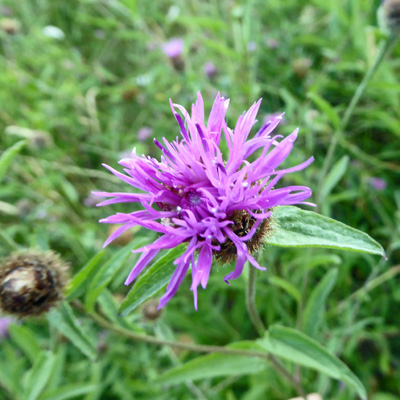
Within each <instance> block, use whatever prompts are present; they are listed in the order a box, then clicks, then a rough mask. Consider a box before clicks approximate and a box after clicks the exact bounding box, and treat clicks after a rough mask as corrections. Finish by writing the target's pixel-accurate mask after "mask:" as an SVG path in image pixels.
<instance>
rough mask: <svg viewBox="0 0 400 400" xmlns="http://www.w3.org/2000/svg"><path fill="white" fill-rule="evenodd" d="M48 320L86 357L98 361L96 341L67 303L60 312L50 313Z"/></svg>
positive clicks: (62, 305) (53, 311)
mask: <svg viewBox="0 0 400 400" xmlns="http://www.w3.org/2000/svg"><path fill="white" fill-rule="evenodd" d="M48 319H49V322H50V324H51V325H52V326H53V327H54V328H55V329H56V330H57V331H59V332H60V333H61V334H62V335H64V336H65V337H67V338H68V339H69V340H70V341H71V343H72V344H73V345H74V346H75V347H76V348H77V349H79V350H80V351H81V352H82V353H83V354H84V355H85V356H86V357H88V358H89V359H90V360H91V361H94V360H95V359H96V357H97V355H96V348H95V345H94V341H93V340H92V339H91V338H90V337H89V336H88V334H87V333H86V332H85V330H84V329H83V328H82V326H81V325H80V324H79V323H78V321H77V320H76V317H75V315H74V313H73V312H72V309H71V307H70V306H69V305H68V304H67V303H65V302H64V303H62V304H61V306H60V308H59V310H52V311H50V313H49V316H48Z"/></svg>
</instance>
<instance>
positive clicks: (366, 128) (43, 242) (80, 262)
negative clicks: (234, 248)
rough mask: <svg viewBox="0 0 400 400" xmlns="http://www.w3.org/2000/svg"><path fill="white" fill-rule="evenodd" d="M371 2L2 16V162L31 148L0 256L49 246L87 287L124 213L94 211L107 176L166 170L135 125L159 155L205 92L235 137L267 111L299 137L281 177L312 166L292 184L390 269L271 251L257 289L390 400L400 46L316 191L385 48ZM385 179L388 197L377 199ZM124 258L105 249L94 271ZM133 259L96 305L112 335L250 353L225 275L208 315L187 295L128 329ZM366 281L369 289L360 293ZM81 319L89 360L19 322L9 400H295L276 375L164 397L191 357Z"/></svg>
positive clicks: (102, 6) (3, 190)
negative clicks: (164, 380)
mask: <svg viewBox="0 0 400 400" xmlns="http://www.w3.org/2000/svg"><path fill="white" fill-rule="evenodd" d="M378 5H379V2H378V1H377V0H374V1H372V0H337V1H335V2H327V1H324V0H312V1H305V0H286V1H281V0H270V1H261V0H252V1H238V0H236V1H235V0H208V1H197V0H185V1H184V0H177V1H168V0H160V1H143V0H119V1H118V0H70V1H50V0H29V1H28V0H20V1H18V2H15V1H13V0H3V1H2V2H1V3H0V87H1V90H0V149H1V151H4V150H6V149H7V148H10V147H11V146H12V145H13V144H15V143H16V142H18V141H20V140H21V139H25V140H26V144H25V147H24V148H22V149H20V154H19V155H17V156H16V157H15V158H14V159H13V160H12V163H11V165H10V166H9V168H8V169H7V172H6V173H5V175H4V176H3V179H2V181H1V185H0V221H1V226H0V230H1V232H0V256H6V255H7V254H9V253H10V252H11V251H14V250H16V249H19V248H26V247H34V248H39V249H53V250H55V251H57V252H58V253H60V254H61V256H62V257H63V258H64V259H65V260H67V261H68V262H69V263H70V264H71V270H72V272H73V273H76V272H77V271H79V270H81V268H82V267H83V266H84V265H87V263H88V261H89V260H90V259H91V258H92V257H93V256H95V255H96V254H97V253H98V252H99V251H100V249H101V246H102V243H103V241H104V240H105V238H106V236H107V227H105V226H104V225H100V224H98V222H97V221H98V220H99V219H100V218H102V217H104V216H105V215H109V214H111V213H113V212H115V210H116V209H117V208H116V207H114V208H113V209H112V211H111V208H107V209H105V208H102V209H96V208H95V207H94V204H95V201H94V199H93V198H92V197H91V196H90V192H91V190H94V189H101V190H108V191H121V190H126V189H127V188H126V187H125V188H123V184H122V183H121V182H118V181H117V180H116V179H114V178H113V176H112V175H111V174H109V173H108V172H107V171H105V170H104V169H103V168H102V167H101V163H103V162H104V163H107V164H109V165H111V166H114V167H115V166H116V165H117V161H118V160H119V159H120V158H121V157H122V154H123V153H124V152H127V151H131V149H132V148H133V147H134V146H136V147H137V150H138V153H140V154H141V153H145V154H149V155H152V156H155V157H158V156H159V154H158V149H157V148H155V146H153V145H152V137H150V138H148V139H147V140H144V141H143V140H140V139H138V136H137V135H138V132H139V130H140V128H142V127H149V128H151V129H152V131H153V136H154V137H158V138H160V137H162V136H165V137H166V138H168V139H171V138H173V137H175V136H177V135H178V134H179V131H178V129H177V126H176V122H175V121H174V118H173V116H172V114H171V112H170V107H169V98H172V99H173V101H174V102H176V103H179V104H182V105H184V106H185V107H187V108H188V107H190V104H191V103H192V102H193V101H194V99H195V95H196V92H197V91H198V90H200V91H201V92H202V94H203V98H204V99H205V101H206V108H209V107H210V105H211V104H212V101H213V100H214V97H215V95H216V93H217V91H220V92H221V93H222V94H223V95H224V96H226V97H228V98H230V99H231V106H230V109H229V113H228V123H229V124H230V125H231V126H233V125H234V121H235V119H236V118H237V117H238V116H239V115H240V114H241V113H242V112H243V111H244V110H245V109H247V108H249V107H250V105H251V104H252V103H253V102H254V101H256V100H258V99H259V98H260V97H262V98H263V102H262V105H261V111H260V114H259V121H260V122H259V124H261V122H262V120H263V118H264V117H265V116H267V115H268V114H271V113H275V112H283V111H285V113H286V114H285V120H284V124H282V125H281V126H280V127H279V129H278V132H279V133H280V134H283V135H287V134H288V133H290V132H291V131H292V130H293V129H294V128H295V127H297V126H299V127H300V135H299V138H298V140H297V142H296V146H295V148H294V150H293V152H292V154H291V156H290V157H289V159H288V161H287V165H289V164H290V165H295V164H297V163H299V162H302V161H304V160H305V159H306V158H308V157H309V156H310V155H314V157H315V162H314V163H313V164H312V165H311V167H309V168H307V170H305V171H302V172H299V173H296V174H291V175H290V176H288V177H286V178H285V179H284V181H285V182H284V183H293V184H300V185H302V184H305V185H307V186H309V187H311V188H312V189H313V191H314V193H315V194H314V199H315V198H319V199H321V203H319V204H318V211H319V212H321V213H323V214H324V215H327V216H330V217H333V218H335V219H337V220H339V221H342V222H345V223H346V224H348V225H350V226H353V227H355V228H357V229H360V230H363V231H365V232H367V233H369V234H370V235H371V236H373V237H374V238H375V239H377V240H378V241H379V242H380V243H382V245H383V247H384V248H385V249H386V250H387V253H388V260H387V261H386V262H384V261H383V260H381V261H379V260H378V259H377V257H373V256H369V255H358V254H353V253H344V252H335V251H333V250H320V249H309V250H307V249H305V250H302V249H298V250H297V249H278V248H273V247H267V249H266V251H264V252H263V253H262V259H261V261H262V262H263V264H264V265H265V266H267V267H268V270H267V272H265V273H260V274H259V276H258V285H257V306H258V309H259V310H260V313H261V315H262V318H263V319H264V320H265V321H266V322H267V323H268V324H277V323H279V324H282V325H285V326H288V327H297V328H298V329H306V330H308V331H312V332H313V337H314V338H315V339H317V340H318V341H319V342H320V343H321V344H323V345H324V346H326V347H328V348H329V349H330V350H331V351H332V352H334V353H335V354H337V355H338V356H339V357H340V358H341V359H342V360H343V361H344V362H345V363H346V364H347V365H349V367H350V368H351V370H352V371H354V372H355V373H356V375H358V376H359V377H360V379H361V380H362V382H363V383H364V385H365V386H366V388H367V389H368V391H369V393H370V396H371V399H373V400H386V399H387V400H392V399H395V398H398V397H399V396H400V368H399V367H400V339H399V338H400V325H399V317H398V314H399V313H398V310H399V306H400V287H399V285H398V283H399V278H398V273H399V272H400V269H399V264H400V252H399V248H400V166H399V160H400V140H399V139H400V81H399V78H398V77H399V72H400V71H399V69H400V61H399V60H400V58H399V55H400V48H399V46H397V47H396V48H395V49H394V51H393V53H392V55H391V56H390V58H389V59H388V60H386V61H385V62H384V63H383V65H382V66H381V68H380V69H379V70H378V72H377V73H376V75H375V76H374V78H373V80H372V82H371V83H370V84H369V85H368V88H367V91H366V93H365V94H364V96H363V98H362V100H361V103H360V104H359V105H358V107H357V108H356V111H355V114H354V116H353V118H352V120H351V121H350V124H349V126H348V128H347V129H346V132H345V135H344V139H343V140H342V141H341V142H340V146H339V148H338V150H337V151H336V153H335V156H334V166H333V168H331V173H330V175H329V174H328V176H327V179H326V181H325V180H324V182H322V185H320V184H319V180H318V179H319V172H320V170H321V167H322V164H323V161H324V157H325V155H326V152H327V148H328V146H329V143H330V141H331V138H332V135H333V133H334V131H335V124H337V119H338V118H340V116H341V115H343V111H344V110H345V108H346V106H347V105H348V103H349V101H350V99H351V97H352V95H353V93H354V91H355V89H356V87H357V85H358V83H359V82H360V81H361V79H362V77H363V75H364V73H365V71H366V70H367V68H368V67H369V66H370V65H371V63H372V62H373V60H374V56H375V55H376V53H377V48H378V45H379V42H380V40H382V33H381V32H380V31H379V29H378V28H377V27H376V9H377V7H378ZM48 26H54V27H57V28H58V29H59V31H56V35H57V34H58V36H57V37H49V33H48V32H49V29H47V30H46V29H45V27H48ZM46 32H47V34H46ZM50 32H51V31H50ZM53 32H54V29H53ZM53 35H54V34H53ZM172 37H181V38H183V40H184V53H183V55H182V58H183V61H184V69H183V70H176V69H175V68H174V66H173V64H172V62H171V60H169V59H168V58H167V57H166V56H165V55H164V54H163V52H162V50H161V47H162V44H163V43H165V42H166V41H167V40H168V39H170V38H172ZM209 62H212V63H213V64H214V65H215V67H216V73H215V74H214V75H213V76H207V74H206V73H205V70H204V68H205V64H206V63H209ZM338 116H339V117H338ZM376 177H377V178H380V179H383V180H384V181H385V183H386V188H384V189H383V190H380V189H379V188H377V187H375V186H376V185H375V186H374V184H373V183H374V180H373V179H372V178H376ZM124 207H125V208H124ZM124 207H123V209H129V208H126V207H127V206H126V205H124ZM143 235H147V236H148V238H149V241H150V240H151V233H149V232H144V231H140V232H138V231H134V232H132V237H129V238H128V241H129V240H131V247H132V248H133V247H134V246H135V245H138V243H139V241H143ZM117 251H118V249H117V248H116V246H114V247H113V246H110V247H109V248H107V249H106V254H105V256H104V257H105V259H104V260H100V259H99V260H97V261H96V262H99V263H100V264H99V266H98V268H99V269H100V268H101V266H102V265H104V263H105V262H106V260H110V259H111V258H112V257H113V255H114V256H115V253H116V252H117ZM134 261H135V256H134V255H132V256H130V258H129V259H128V260H125V261H124V262H122V264H120V265H119V266H118V268H120V270H119V272H118V274H117V275H116V277H115V278H114V279H113V280H112V281H111V283H110V284H109V285H108V290H109V291H105V292H103V294H102V295H101V296H100V297H99V299H98V301H97V305H98V307H100V309H101V310H103V312H104V313H105V314H106V315H107V317H109V319H112V318H114V319H115V321H118V322H116V323H118V324H125V325H124V326H125V327H127V328H129V329H132V330H135V331H137V332H147V333H149V334H153V335H155V336H157V337H159V338H167V339H174V340H179V341H183V342H196V343H203V344H217V345H225V344H227V343H231V342H233V341H238V340H241V339H254V338H255V337H256V336H257V335H256V332H255V330H254V328H253V327H252V326H251V322H250V320H249V319H248V318H247V317H246V316H245V315H246V310H245V301H244V291H245V286H246V282H245V281H246V278H245V277H242V278H240V279H238V280H236V281H234V282H232V285H231V286H230V287H227V286H226V284H225V283H224V282H223V279H222V276H223V275H225V269H226V268H227V267H219V266H217V265H216V266H215V268H213V271H212V274H211V278H210V282H209V285H208V288H207V290H206V291H201V292H200V294H199V311H198V312H195V311H194V308H193V300H192V293H191V292H190V290H189V282H188V281H187V282H184V284H183V285H182V287H181V289H180V290H179V292H178V294H177V295H176V296H175V298H174V299H173V300H172V301H171V303H170V304H169V305H168V307H167V308H166V310H165V311H164V313H163V314H162V316H161V317H160V318H159V319H157V320H156V321H149V320H145V319H144V317H143V315H142V312H141V310H139V311H136V312H135V313H133V314H131V315H129V316H127V317H124V318H118V317H116V315H117V307H118V304H119V303H120V302H121V300H122V298H123V296H124V295H125V294H126V293H127V288H125V287H124V286H123V281H124V278H125V276H126V274H127V272H128V271H129V270H130V268H131V267H132V265H133V263H134ZM333 267H337V271H338V276H337V282H336V284H335V285H334V287H333V288H330V290H331V292H330V293H327V294H326V297H327V298H326V299H325V298H324V301H325V302H326V309H325V308H324V309H323V310H321V309H319V310H318V313H319V314H318V317H319V323H318V327H313V326H312V324H311V325H310V320H309V319H306V320H305V319H304V316H306V317H307V312H308V311H307V310H309V309H310V307H311V306H310V305H308V308H307V304H308V300H309V299H313V294H312V293H313V290H314V288H315V289H317V288H318V286H316V285H317V284H318V282H320V281H321V279H322V278H323V277H324V276H326V274H327V273H329V271H331V270H332V269H333ZM373 269H375V271H377V272H376V276H375V278H374V279H372V280H371V279H370V280H369V281H368V284H366V281H367V279H368V276H370V273H371V271H372V270H373ZM296 289H297V291H296ZM111 293H112V295H111ZM293 293H296V295H295V296H293ZM297 293H299V294H300V295H298V294H297ZM81 295H82V293H81ZM299 296H300V297H299ZM314 297H315V296H314ZM314 306H315V305H314ZM71 312H72V311H71ZM73 312H74V313H75V316H76V317H79V325H77V326H74V332H75V333H74V334H75V335H78V336H77V337H78V338H79V337H85V340H86V342H87V341H89V342H90V345H89V344H88V343H86V345H87V346H89V347H87V351H86V353H88V352H89V351H90V354H93V353H94V354H95V358H94V359H93V358H91V357H88V356H87V354H86V355H85V352H84V351H83V352H82V351H80V349H79V348H78V347H75V346H73V345H72V344H71V343H70V342H69V341H68V340H66V338H65V337H64V336H62V335H60V333H59V331H58V330H57V329H55V327H54V326H53V325H52V324H50V325H49V324H48V322H47V320H46V318H42V319H35V320H26V321H23V322H22V324H21V325H19V326H17V325H14V326H13V327H12V329H11V330H10V335H9V337H8V338H6V339H2V340H1V339H0V340H1V342H0V360H1V368H0V399H1V400H6V399H7V400H9V399H41V400H45V399H47V400H50V399H51V400H55V399H67V398H79V399H84V400H95V399H123V400H125V399H126V400H128V399H133V398H135V399H150V398H151V399H160V400H161V399H192V398H196V399H227V400H233V399H245V400H258V399H271V400H275V399H276V400H282V399H289V398H290V397H292V396H293V395H294V393H293V391H292V389H291V388H290V387H288V385H287V383H286V382H285V381H283V380H282V379H281V378H280V377H279V376H278V375H277V374H276V372H275V371H274V370H273V369H271V367H269V366H268V367H266V368H264V369H263V370H262V371H261V372H257V371H254V373H253V374H252V375H245V376H241V375H240V376H233V377H227V378H224V377H223V378H213V379H204V380H200V381H196V382H195V383H193V382H191V381H188V382H187V383H186V384H179V385H172V386H162V385H157V377H158V376H159V375H160V374H161V373H163V372H165V371H166V370H168V369H169V368H171V367H172V366H177V365H180V364H181V363H184V362H186V361H188V360H190V359H192V358H193V357H194V355H193V354H192V353H188V352H186V351H179V352H178V351H176V350H172V349H170V348H167V347H155V346H152V345H148V344H145V343H138V342H133V341H132V340H129V339H126V338H123V337H121V336H118V335H116V334H115V333H112V332H106V331H104V330H102V329H100V328H99V327H98V325H96V324H95V323H94V322H93V321H92V320H91V319H90V318H88V317H86V316H85V314H82V313H81V312H80V311H77V310H74V311H73ZM321 313H322V314H323V316H321ZM49 318H50V317H49ZM27 343H28V344H27ZM82 346H85V345H84V344H82ZM88 349H90V350H88ZM287 365H288V367H289V368H292V371H293V373H296V374H301V376H302V382H303V385H304V387H305V388H306V389H307V391H308V392H319V393H321V394H322V395H323V396H324V397H323V398H324V400H326V399H332V400H350V399H354V398H355V397H354V394H353V392H351V391H349V390H348V389H347V388H346V386H345V385H344V384H341V383H338V382H336V381H332V380H330V379H328V378H325V377H320V376H318V375H317V374H316V372H313V371H310V370H306V369H303V368H301V369H295V368H294V367H293V366H292V365H291V364H287Z"/></svg>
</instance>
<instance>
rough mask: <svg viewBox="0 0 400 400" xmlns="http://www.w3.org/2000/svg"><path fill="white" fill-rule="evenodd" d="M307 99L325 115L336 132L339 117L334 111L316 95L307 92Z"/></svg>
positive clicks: (338, 127)
mask: <svg viewBox="0 0 400 400" xmlns="http://www.w3.org/2000/svg"><path fill="white" fill-rule="evenodd" d="M307 97H308V98H309V99H311V100H312V101H313V102H314V103H315V105H316V106H317V107H318V108H319V109H320V110H321V111H322V112H323V113H325V115H326V116H327V117H328V118H329V119H330V121H331V122H332V125H333V127H334V128H335V129H336V130H339V129H340V125H341V123H340V117H339V115H338V113H337V112H336V110H335V109H334V108H333V107H332V106H331V105H330V104H329V103H328V102H327V101H326V100H325V99H323V98H322V97H321V96H319V95H318V94H316V93H313V92H308V93H307Z"/></svg>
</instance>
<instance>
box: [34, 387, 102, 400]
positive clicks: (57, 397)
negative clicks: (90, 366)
mask: <svg viewBox="0 0 400 400" xmlns="http://www.w3.org/2000/svg"><path fill="white" fill-rule="evenodd" d="M96 389H97V386H96V385H91V384H87V383H72V384H70V385H65V386H61V387H59V388H58V389H55V390H52V391H48V392H45V393H44V394H43V395H42V396H41V398H40V400H67V399H73V398H76V397H78V396H83V395H85V394H88V393H91V392H93V391H95V390H96Z"/></svg>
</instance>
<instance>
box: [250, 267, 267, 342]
mask: <svg viewBox="0 0 400 400" xmlns="http://www.w3.org/2000/svg"><path fill="white" fill-rule="evenodd" d="M256 278H257V270H256V269H255V268H254V267H252V266H249V280H248V282H247V290H246V307H247V311H248V313H249V316H250V319H251V322H252V323H253V325H254V326H255V328H256V329H257V331H258V333H259V334H260V336H264V333H265V326H264V324H263V322H262V321H261V318H260V315H259V314H258V312H257V308H256Z"/></svg>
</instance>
